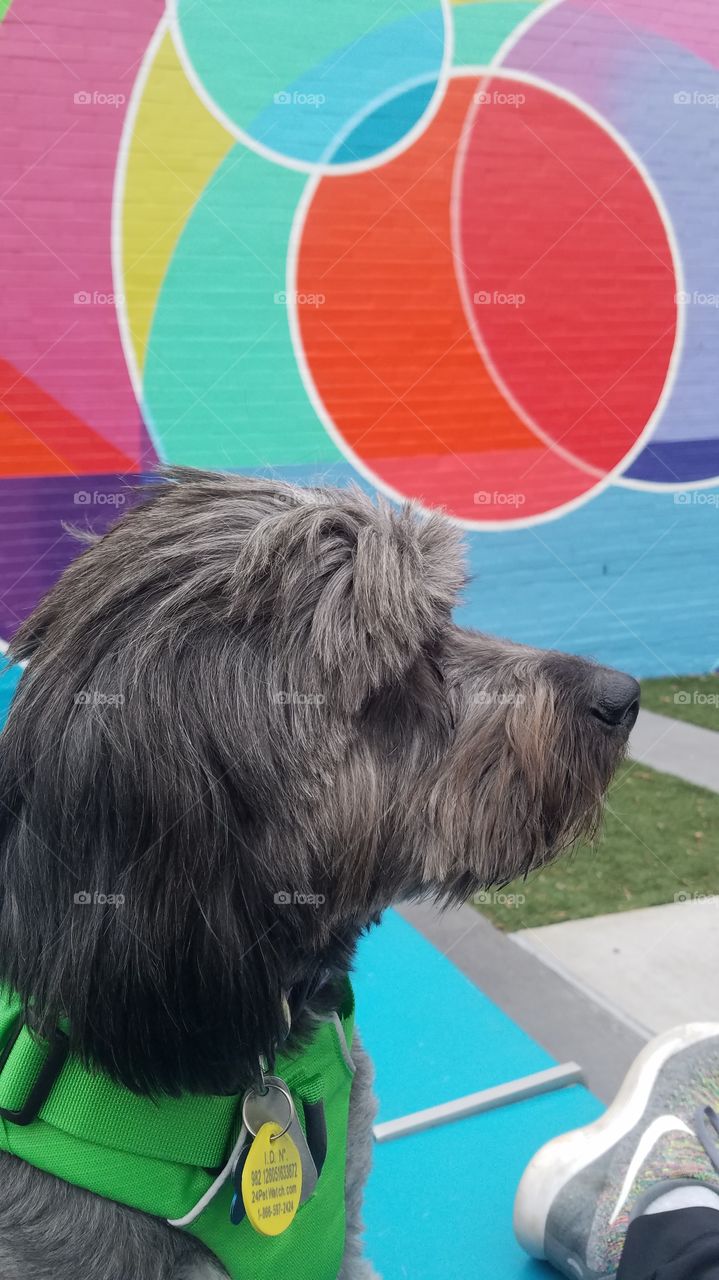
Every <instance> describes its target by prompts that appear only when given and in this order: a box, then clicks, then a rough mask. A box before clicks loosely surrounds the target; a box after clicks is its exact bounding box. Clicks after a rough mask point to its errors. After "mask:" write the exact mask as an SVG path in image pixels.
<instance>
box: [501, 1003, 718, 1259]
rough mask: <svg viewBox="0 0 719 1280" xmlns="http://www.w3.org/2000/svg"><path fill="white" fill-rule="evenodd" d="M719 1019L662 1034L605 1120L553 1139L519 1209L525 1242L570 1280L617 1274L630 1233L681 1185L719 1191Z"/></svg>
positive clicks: (530, 1171)
mask: <svg viewBox="0 0 719 1280" xmlns="http://www.w3.org/2000/svg"><path fill="white" fill-rule="evenodd" d="M717 1111H719V1023H714V1022H694V1023H688V1024H687V1025H686V1026H684V1027H677V1028H675V1030H673V1031H667V1032H665V1033H664V1035H661V1036H657V1038H656V1040H652V1041H651V1042H650V1043H649V1044H648V1045H647V1046H646V1048H645V1049H643V1050H642V1052H641V1053H640V1055H639V1057H638V1058H637V1059H636V1061H635V1062H634V1064H633V1066H632V1067H631V1069H630V1071H629V1073H628V1075H627V1077H626V1079H625V1080H624V1083H623V1084H622V1086H621V1088H620V1090H619V1093H618V1094H617V1096H616V1098H615V1100H614V1102H613V1103H612V1105H611V1106H610V1107H609V1108H608V1109H607V1111H606V1112H605V1113H604V1115H603V1116H601V1117H600V1118H599V1120H595V1121H594V1123H593V1124H589V1125H587V1126H586V1127H585V1128H584V1129H575V1130H573V1132H571V1133H565V1134H562V1136H561V1137H559V1138H555V1139H554V1140H553V1141H552V1142H548V1143H547V1145H546V1146H544V1147H542V1149H541V1151H539V1152H538V1153H537V1155H536V1156H535V1157H534V1159H533V1160H532V1161H531V1163H530V1164H529V1165H528V1166H527V1168H526V1170H525V1172H524V1176H523V1177H522V1181H521V1183H520V1185H519V1190H518V1192H517V1199H516V1202H515V1206H514V1230H515V1233H516V1236H517V1239H518V1240H519V1243H520V1244H521V1245H522V1246H523V1248H524V1249H526V1250H527V1252H528V1253H530V1254H532V1256H533V1257H535V1258H545V1259H546V1260H547V1262H551V1263H552V1264H553V1266H555V1267H556V1268H557V1270H558V1271H561V1272H562V1274H563V1275H565V1276H570V1277H572V1280H608V1278H609V1277H612V1276H614V1275H616V1272H617V1267H618V1266H619V1259H620V1257H621V1252H622V1248H623V1245H624V1238H625V1236H626V1233H627V1227H628V1226H629V1223H630V1222H631V1221H632V1219H633V1218H635V1217H637V1216H638V1215H639V1214H640V1213H643V1212H644V1210H645V1209H646V1208H647V1207H648V1205H649V1204H650V1203H651V1201H652V1200H654V1199H656V1197H657V1196H658V1195H663V1194H664V1193H665V1192H666V1191H671V1190H673V1189H674V1188H675V1187H678V1186H686V1185H692V1186H693V1185H700V1186H704V1187H709V1188H710V1189H711V1190H712V1191H716V1192H717V1193H719V1117H717V1114H716V1112H717Z"/></svg>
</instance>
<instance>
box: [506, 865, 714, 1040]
mask: <svg viewBox="0 0 719 1280" xmlns="http://www.w3.org/2000/svg"><path fill="white" fill-rule="evenodd" d="M717 878H718V882H719V868H717ZM510 938H511V942H512V943H513V944H514V946H516V947H517V948H518V949H521V950H522V951H523V953H524V954H525V955H529V956H532V957H533V958H534V961H535V963H539V964H541V965H548V966H549V967H550V968H551V969H553V970H554V971H555V972H558V973H560V974H562V975H563V976H564V977H565V978H566V979H569V980H570V981H572V982H574V983H575V984H576V985H577V986H578V987H579V988H581V989H583V990H584V991H585V993H586V995H587V997H588V998H589V999H590V1000H598V1001H601V1002H603V1003H605V1004H606V1005H607V1006H608V1007H609V1008H610V1009H613V1010H614V1011H615V1014H616V1016H617V1017H620V1018H624V1019H629V1020H631V1022H632V1023H633V1024H634V1025H635V1026H636V1027H637V1029H638V1030H640V1031H641V1029H642V1028H644V1029H645V1030H646V1032H647V1033H651V1034H655V1033H656V1032H658V1031H666V1030H667V1029H668V1028H669V1027H673V1026H676V1025H677V1024H678V1023H680V1022H707V1021H708V1022H719V985H717V980H716V958H717V956H718V955H719V894H717V896H716V897H709V896H703V897H697V898H693V899H692V898H689V899H688V900H687V901H684V902H669V903H667V904H666V905H665V906H661V907H644V908H642V909H640V910H638V911H618V912H616V913H614V914H613V915H608V916H593V917H592V918H591V919H589V920H568V921H567V922H566V923H564V924H550V925H544V926H543V927H542V928H539V929H522V930H520V931H519V932H518V933H514V934H511V935H510Z"/></svg>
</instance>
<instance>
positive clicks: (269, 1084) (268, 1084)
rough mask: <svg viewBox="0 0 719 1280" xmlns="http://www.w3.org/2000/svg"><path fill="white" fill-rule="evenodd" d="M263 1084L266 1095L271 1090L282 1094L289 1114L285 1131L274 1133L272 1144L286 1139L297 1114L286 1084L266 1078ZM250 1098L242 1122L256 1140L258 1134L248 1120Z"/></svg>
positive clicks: (247, 1099)
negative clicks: (247, 1109) (280, 1139)
mask: <svg viewBox="0 0 719 1280" xmlns="http://www.w3.org/2000/svg"><path fill="white" fill-rule="evenodd" d="M263 1083H264V1085H265V1092H266V1093H268V1092H269V1090H270V1089H276V1090H277V1092H278V1093H281V1094H282V1095H283V1097H284V1098H285V1099H286V1101H287V1113H288V1120H287V1124H286V1125H285V1127H284V1129H283V1130H282V1131H281V1132H280V1133H273V1134H272V1136H271V1137H270V1142H277V1141H278V1139H279V1138H284V1136H285V1134H286V1133H287V1132H288V1130H289V1128H290V1125H291V1124H292V1120H293V1117H294V1112H295V1108H294V1103H293V1101H292V1094H291V1093H290V1091H289V1089H288V1088H287V1085H285V1084H276V1083H275V1081H274V1080H264V1077H263ZM250 1096H251V1095H250V1094H248V1095H247V1097H246V1098H245V1100H244V1102H243V1104H242V1120H243V1123H244V1125H245V1128H246V1129H247V1132H248V1133H251V1134H252V1137H253V1138H255V1137H256V1136H257V1134H256V1131H255V1130H254V1129H253V1128H252V1125H251V1124H250V1123H249V1121H248V1119H247V1111H246V1108H247V1103H248V1101H249V1099H250ZM263 1096H264V1095H263ZM275 1123H276V1122H275Z"/></svg>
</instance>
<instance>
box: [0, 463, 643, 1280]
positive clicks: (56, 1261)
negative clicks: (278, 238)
mask: <svg viewBox="0 0 719 1280" xmlns="http://www.w3.org/2000/svg"><path fill="white" fill-rule="evenodd" d="M89 542H90V545H88V547H87V549H86V550H85V551H84V553H83V554H82V555H80V556H79V557H78V558H77V559H76V560H75V562H74V563H73V564H71V566H70V567H69V568H68V569H67V571H66V572H65V574H64V575H63V577H62V578H61V580H60V581H59V582H58V583H57V585H56V586H55V587H54V588H53V590H52V591H51V592H50V593H49V594H48V596H47V597H46V598H45V599H44V600H43V601H42V602H41V604H40V605H39V606H38V607H37V609H36V610H35V612H34V613H33V615H32V616H31V617H30V618H29V619H28V621H27V622H26V623H25V624H24V625H23V626H22V627H21V629H20V631H19V633H18V635H17V637H16V639H15V643H14V645H13V649H12V657H14V658H15V659H27V660H28V665H27V669H26V671H25V673H24V675H23V677H22V680H21V682H20V686H19V689H18V692H17V694H16V697H15V700H14V702H13V706H12V709H11V713H10V718H9V721H8V724H7V727H6V729H5V731H4V734H3V736H2V739H1V744H2V750H1V752H0V796H1V797H2V806H1V810H0V885H1V886H2V900H1V905H0V978H2V980H3V981H5V982H7V983H9V984H11V985H12V986H14V987H15V988H16V989H17V990H19V991H20V993H21V994H22V996H23V998H24V1001H25V1006H26V1017H27V1019H28V1020H29V1021H30V1023H31V1025H32V1026H33V1027H34V1028H35V1029H37V1030H38V1031H39V1032H40V1033H42V1034H48V1033H49V1032H50V1031H51V1030H52V1028H53V1027H54V1026H55V1024H56V1020H57V1019H58V1017H59V1016H60V1015H61V1014H65V1015H67V1017H68V1018H69V1022H70V1028H71V1033H70V1034H71V1049H72V1051H73V1052H75V1053H76V1054H78V1055H79V1056H80V1057H81V1058H82V1059H83V1061H84V1062H86V1063H94V1064H98V1065H99V1066H100V1067H101V1068H102V1069H104V1070H105V1071H107V1072H109V1073H110V1075H112V1076H113V1077H114V1078H115V1079H117V1080H119V1081H121V1082H122V1083H124V1084H125V1085H127V1086H128V1087H130V1088H132V1089H134V1090H139V1091H141V1092H153V1091H154V1092H158V1091H159V1092H167V1093H177V1092H179V1091H181V1090H190V1091H195V1092H205V1093H231V1092H235V1091H241V1090H242V1089H244V1088H245V1087H247V1085H248V1084H249V1083H251V1082H252V1081H254V1080H255V1079H256V1076H257V1062H258V1057H259V1055H260V1054H264V1055H266V1056H268V1057H270V1058H271V1057H272V1055H273V1052H274V1049H275V1047H276V1046H277V1045H278V1044H280V1043H281V1042H282V1038H283V1035H284V1034H285V1031H286V1022H285V1014H284V1012H283V1007H282V994H283V993H289V1002H290V1007H291V1015H292V1033H291V1036H292V1040H291V1044H295V1045H299V1044H301V1043H302V1040H303V1037H306V1035H307V1033H308V1030H309V1029H311V1027H312V1025H313V1019H314V1018H316V1017H317V1016H322V1015H323V1014H326V1012H327V1010H329V1009H331V1008H333V1007H336V999H337V989H338V983H340V982H341V981H342V980H343V978H344V975H345V974H346V973H347V971H348V970H349V969H350V967H351V962H352V955H353V951H354V948H355V944H356V942H357V939H358V937H359V936H360V934H361V933H362V931H363V930H364V929H366V928H367V927H368V926H369V925H370V923H371V922H372V921H373V920H375V919H376V918H377V917H378V916H379V915H380V913H381V912H382V911H383V910H384V909H385V908H386V907H388V906H389V905H390V904H391V903H395V902H398V901H401V900H407V899H410V898H418V897H432V898H434V899H436V900H438V901H440V902H454V901H461V900H463V899H465V898H466V897H467V895H468V894H469V893H471V892H472V891H473V890H476V889H479V888H486V887H488V886H491V885H493V884H501V883H504V882H507V881H508V880H510V879H511V878H513V877H514V876H517V875H521V874H524V873H526V872H528V871H530V870H532V869H533V868H536V867H540V866H542V865H543V864H544V863H546V862H547V861H548V860H549V859H550V858H552V857H554V856H555V855H556V854H557V853H559V852H560V851H561V850H563V849H565V848H567V847H568V846H569V845H571V844H572V843H573V842H574V841H575V840H576V839H577V838H578V837H580V836H585V835H590V834H591V833H592V832H593V831H594V830H595V829H596V826H597V822H598V820H599V815H600V811H601V803H602V797H603V795H604V792H605V790H606V787H607V784H608V783H609V780H610V778H611V775H612V772H613V770H614V768H615V766H616V764H617V762H618V760H619V759H620V757H621V755H622V753H623V751H624V748H625V745H626V741H627V737H628V733H629V730H630V728H631V726H632V724H633V723H634V719H635V717H636V712H637V705H638V702H637V699H638V686H637V685H636V682H635V681H633V680H632V679H631V678H630V677H628V676H622V675H619V674H618V673H616V672H610V671H607V670H606V669H603V668H600V667H597V666H595V665H593V664H590V663H588V662H585V661H583V660H581V659H579V658H576V657H570V656H566V655H561V654H558V653H550V652H542V651H538V650H535V649H530V648H527V647H524V646H521V645H516V644H512V643H509V642H507V641H504V640H496V639H492V638H490V637H488V636H485V635H482V634H478V633H476V632H473V631H469V630H466V629H463V628H460V627H458V626H456V625H455V624H454V623H453V622H452V616H451V615H452V608H453V606H454V604H455V602H456V600H457V595H458V592H459V590H460V588H461V586H462V583H463V580H464V570H463V565H462V556H461V548H460V544H459V541H458V536H457V533H456V530H455V528H454V527H453V526H452V525H451V524H450V523H449V521H447V520H446V519H445V518H444V517H442V516H441V515H439V514H436V515H432V516H430V517H428V518H426V517H421V516H420V515H419V514H418V513H417V511H416V510H414V509H413V508H412V507H411V506H409V505H408V506H406V507H404V508H402V509H401V510H397V509H395V508H393V507H390V506H389V505H388V504H386V503H383V502H380V503H377V504H375V503H373V502H372V501H371V500H370V499H369V498H368V497H366V496H365V495H364V494H363V493H361V492H359V491H358V490H354V489H330V488H317V489H301V488H296V487H294V486H292V485H289V484H283V483H279V482H275V481H272V480H261V479H244V478H242V477H236V476H229V475H221V474H213V473H206V472H199V471H193V470H185V469H181V468H174V469H172V470H168V471H167V472H165V474H164V476H163V478H161V479H160V480H159V481H158V483H157V484H155V485H154V486H151V487H149V488H148V489H146V490H143V491H142V493H141V497H140V500H139V502H138V505H137V506H136V507H134V508H133V509H132V510H130V511H128V513H127V514H126V515H125V516H124V517H123V518H122V519H121V520H120V521H119V522H118V524H117V525H116V526H115V527H114V528H113V529H112V530H111V531H110V532H109V533H107V534H106V535H105V536H104V537H101V538H99V539H94V538H93V539H89ZM78 890H83V891H84V890H88V891H93V890H98V891H101V892H103V893H106V894H109V893H112V894H115V895H117V894H122V895H123V897H124V906H123V908H122V909H121V910H118V909H117V908H116V907H114V906H112V905H111V904H108V905H107V906H105V907H96V908H94V909H92V910H88V909H86V908H85V907H84V906H83V905H78V904H77V903H76V902H75V895H76V894H77V892H78ZM303 895H305V897H306V896H307V895H312V896H314V897H315V898H317V897H318V896H321V899H322V900H323V905H322V906H321V907H319V908H317V907H314V908H308V907H307V905H303V900H302V896H303ZM288 897H289V898H290V899H291V901H289V902H288V901H287V898H288ZM360 1012H361V1011H360ZM353 1053H354V1057H355V1061H356V1065H357V1068H358V1070H357V1074H356V1076H355V1082H354V1086H353V1093H352V1106H351V1117H350V1143H349V1156H348V1164H347V1203H348V1230H347V1244H346V1254H345V1262H344V1265H343V1269H342V1272H341V1276H342V1280H359V1277H365V1276H370V1275H371V1274H372V1272H371V1269H370V1268H369V1267H368V1264H367V1263H365V1262H363V1261H362V1248H361V1223H360V1211H361V1193H362V1185H363V1183H364V1180H365V1177H366V1174H367V1171H368V1168H369V1158H370V1144H371V1119H372V1115H373V1104H372V1096H371V1068H370V1066H369V1064H368V1062H367V1060H366V1057H365V1055H364V1053H363V1051H362V1049H361V1046H360V1043H359V1040H358V1039H357V1038H356V1039H355V1045H354V1050H353ZM0 1178H1V1179H2V1187H1V1191H2V1193H1V1194H0V1274H1V1275H2V1277H3V1278H4V1280H190V1277H192V1278H193V1280H200V1278H201V1277H202V1280H206V1278H207V1277H210V1276H214V1275H217V1274H219V1273H218V1272H217V1271H216V1264H215V1263H214V1262H213V1261H212V1260H211V1258H210V1255H209V1253H207V1252H206V1251H205V1249H204V1247H203V1246H201V1245H200V1244H199V1243H198V1242H196V1241H195V1240H193V1239H192V1238H191V1237H190V1236H188V1235H187V1234H185V1233H184V1232H182V1231H179V1230H174V1229H172V1228H170V1227H168V1226H166V1225H165V1224H164V1223H162V1222H161V1221H160V1220H159V1219H153V1218H151V1217H148V1216H145V1215H142V1214H139V1213H136V1212H134V1211H132V1210H130V1209H127V1208H124V1207H121V1206H119V1205H116V1204H114V1203H111V1202H110V1201H107V1200H103V1199H100V1198H99V1197H96V1196H94V1195H91V1194H89V1193H88V1192H85V1191H81V1190H78V1189H76V1188H74V1187H72V1186H70V1185H68V1184H65V1183H62V1182H58V1181H57V1180H56V1179H55V1178H53V1177H51V1176H49V1175H47V1174H44V1173H42V1172H40V1171H38V1170H36V1169H34V1168H32V1167H30V1166H29V1165H26V1164H22V1163H20V1162H19V1161H17V1160H16V1159H14V1157H12V1156H9V1155H3V1156H2V1157H1V1158H0ZM319 1280H327V1278H326V1277H321V1278H319Z"/></svg>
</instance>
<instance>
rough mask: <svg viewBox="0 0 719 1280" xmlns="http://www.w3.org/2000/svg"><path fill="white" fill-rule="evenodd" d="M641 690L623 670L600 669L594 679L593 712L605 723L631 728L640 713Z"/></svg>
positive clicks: (613, 726)
mask: <svg viewBox="0 0 719 1280" xmlns="http://www.w3.org/2000/svg"><path fill="white" fill-rule="evenodd" d="M640 693H641V690H640V688H639V684H638V682H637V681H636V680H635V679H634V677H633V676H628V675H625V673H624V672H623V671H610V670H604V669H602V670H600V671H598V672H597V673H596V676H595V679H594V688H593V691H592V703H591V708H590V710H591V712H592V715H594V716H596V717H597V719H598V720H601V721H602V723H603V724H607V725H610V726H611V727H612V728H616V727H618V726H621V728H623V729H626V730H627V731H628V730H630V729H631V728H632V727H633V725H634V722H635V720H636V718H637V716H638V714H639V698H640Z"/></svg>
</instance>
